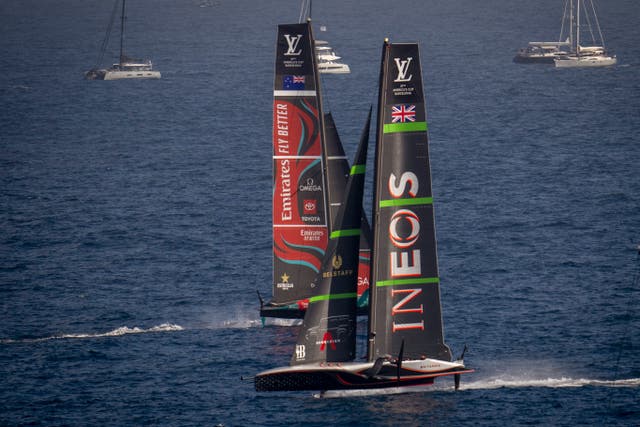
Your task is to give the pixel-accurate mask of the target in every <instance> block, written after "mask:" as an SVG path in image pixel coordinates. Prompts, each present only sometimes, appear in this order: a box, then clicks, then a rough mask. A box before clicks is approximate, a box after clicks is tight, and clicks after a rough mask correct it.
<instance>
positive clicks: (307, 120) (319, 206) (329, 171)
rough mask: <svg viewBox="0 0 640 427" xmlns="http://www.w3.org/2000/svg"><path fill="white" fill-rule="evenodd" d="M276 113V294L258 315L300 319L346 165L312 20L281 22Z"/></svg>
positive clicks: (363, 303)
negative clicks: (326, 103)
mask: <svg viewBox="0 0 640 427" xmlns="http://www.w3.org/2000/svg"><path fill="white" fill-rule="evenodd" d="M276 46H277V48H276V49H277V50H276V64H275V81H274V105H273V109H274V114H273V180H274V182H273V185H274V186H273V219H272V221H273V284H272V292H273V297H272V300H271V301H269V302H264V301H263V300H262V297H260V316H261V317H262V319H263V320H265V319H266V318H275V319H278V318H279V319H301V318H302V317H304V312H305V310H306V309H307V306H308V303H309V297H311V296H312V295H313V293H314V288H315V287H316V285H317V283H316V279H317V275H318V272H319V271H320V268H321V264H322V260H323V257H324V255H325V250H326V248H327V244H328V241H329V233H331V231H332V229H333V222H334V220H335V215H336V212H337V209H338V208H339V206H340V202H341V200H342V195H343V193H344V187H345V184H346V180H347V178H346V177H347V175H348V170H349V167H348V162H347V160H346V156H345V155H344V149H343V148H342V144H341V143H340V138H339V136H338V133H337V130H336V129H335V124H334V122H333V118H332V117H331V115H330V114H323V109H322V96H321V81H320V78H319V73H318V69H317V63H316V61H317V59H316V57H315V55H314V39H313V33H312V28H311V23H310V21H307V22H306V23H301V24H290V25H280V26H278V38H277V44H276ZM363 227H365V228H366V229H365V232H364V233H362V244H361V246H362V253H361V257H360V260H361V262H360V264H361V265H360V267H359V282H360V284H361V285H360V287H359V290H358V295H359V298H358V305H359V312H360V313H361V314H366V311H367V307H368V284H369V278H368V275H369V247H370V244H369V242H368V239H369V238H370V236H369V234H370V230H369V226H368V223H367V222H366V221H365V222H363Z"/></svg>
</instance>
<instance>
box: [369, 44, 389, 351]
mask: <svg viewBox="0 0 640 427" xmlns="http://www.w3.org/2000/svg"><path fill="white" fill-rule="evenodd" d="M388 54H389V39H387V38H385V39H384V43H383V45H382V55H381V56H382V58H381V60H380V76H379V79H378V88H380V89H379V90H378V110H377V113H376V145H375V153H374V155H375V157H374V159H375V162H376V166H375V167H374V168H373V185H374V188H373V203H372V209H373V211H372V213H371V229H372V230H375V227H376V223H377V222H378V218H377V209H376V192H377V189H376V188H375V186H376V185H377V182H378V165H377V163H378V158H379V155H378V151H379V150H380V140H381V139H382V134H381V132H382V120H380V119H379V117H381V116H382V115H383V113H384V109H383V105H382V94H383V93H385V91H386V89H387V88H386V79H385V78H384V69H385V64H386V63H387V60H388V58H387V56H388ZM374 236H375V234H373V235H372V237H374ZM374 238H375V237H374ZM374 248H375V243H374V244H373V245H372V247H371V260H373V259H375V253H374V250H375V249H374ZM372 267H373V266H372ZM373 270H374V269H373V268H372V269H371V271H370V273H369V279H370V282H369V319H368V326H369V328H368V331H369V338H368V343H367V359H368V360H374V359H375V357H376V356H375V354H374V344H375V332H374V331H375V330H376V328H375V320H376V315H375V307H376V303H375V300H376V294H377V292H375V290H376V289H375V282H374V277H373V275H372V273H373Z"/></svg>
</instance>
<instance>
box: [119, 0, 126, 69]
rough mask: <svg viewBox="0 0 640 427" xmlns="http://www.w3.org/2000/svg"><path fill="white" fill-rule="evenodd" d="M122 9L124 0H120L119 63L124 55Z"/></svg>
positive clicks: (123, 19) (123, 18) (123, 8)
mask: <svg viewBox="0 0 640 427" xmlns="http://www.w3.org/2000/svg"><path fill="white" fill-rule="evenodd" d="M124 10H125V0H122V14H121V16H120V63H121V64H122V58H123V57H124V22H125V17H124Z"/></svg>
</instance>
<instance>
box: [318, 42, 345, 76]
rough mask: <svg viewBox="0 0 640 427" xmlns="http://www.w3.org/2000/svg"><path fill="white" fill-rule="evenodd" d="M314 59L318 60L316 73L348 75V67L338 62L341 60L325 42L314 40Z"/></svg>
mask: <svg viewBox="0 0 640 427" xmlns="http://www.w3.org/2000/svg"><path fill="white" fill-rule="evenodd" d="M315 46H316V48H315V49H316V58H317V59H318V71H319V72H320V73H325V74H349V73H350V72H351V69H350V68H349V65H347V64H345V63H343V62H339V59H341V58H340V57H339V56H338V55H336V53H335V52H334V51H333V49H332V48H331V47H330V46H329V44H328V43H327V42H326V41H323V40H316V41H315Z"/></svg>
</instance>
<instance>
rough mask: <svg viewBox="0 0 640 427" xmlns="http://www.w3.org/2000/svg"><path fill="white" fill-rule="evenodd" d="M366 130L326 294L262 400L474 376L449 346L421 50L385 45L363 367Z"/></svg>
mask: <svg viewBox="0 0 640 427" xmlns="http://www.w3.org/2000/svg"><path fill="white" fill-rule="evenodd" d="M367 140H368V123H367V127H365V132H363V137H362V139H361V142H360V146H359V149H358V152H357V155H356V159H355V161H354V166H353V167H352V169H351V175H350V176H349V181H348V184H347V194H346V195H345V202H344V203H343V204H342V206H341V208H340V213H339V214H338V216H337V225H336V229H335V230H334V231H333V232H332V233H331V241H330V243H329V247H328V249H327V252H326V255H325V257H324V260H323V263H322V270H321V272H320V273H319V274H318V277H319V286H318V287H317V288H316V290H315V293H314V295H313V296H312V297H311V298H310V299H309V308H308V309H307V312H306V314H305V317H304V321H303V325H302V328H301V330H300V332H299V335H298V339H297V343H296V345H295V350H294V352H293V355H292V358H291V361H290V366H287V367H282V368H275V369H271V370H267V371H264V372H261V373H259V374H258V375H257V376H256V377H255V388H256V390H257V391H284V390H320V391H323V392H326V391H334V390H358V391H361V390H379V389H391V390H386V391H392V392H396V391H409V390H420V389H422V386H427V385H430V384H432V383H433V382H434V380H435V378H437V377H441V376H453V377H454V379H455V386H456V388H457V387H458V385H459V381H460V375H461V374H464V373H469V372H472V370H470V369H467V368H466V367H465V365H464V362H463V360H462V358H463V356H464V352H463V355H462V356H461V357H460V358H459V360H456V361H452V356H451V351H450V349H449V347H448V346H447V345H446V344H445V343H444V333H443V327H442V313H441V306H440V290H439V283H440V279H439V274H438V263H437V251H436V238H435V222H434V210H433V198H432V193H431V172H430V164H429V150H428V136H427V122H426V111H425V107H424V95H423V88H422V72H421V67H420V57H419V49H418V45H417V44H415V43H406V44H395V43H394V44H391V43H389V42H388V41H386V40H385V43H384V45H383V58H382V69H381V76H380V90H379V104H378V118H377V136H376V156H375V157H376V164H375V171H374V172H375V179H374V185H375V188H374V204H373V206H374V214H373V218H374V220H373V233H374V240H373V248H372V249H373V253H372V264H371V265H372V269H371V273H372V274H371V278H372V291H371V295H370V296H371V304H370V315H369V318H368V334H367V335H368V349H367V357H366V359H365V360H363V361H357V360H356V351H355V350H356V327H357V326H356V322H355V316H356V315H355V312H356V287H357V280H356V277H355V274H354V270H355V268H356V260H357V252H358V245H357V241H358V238H357V236H358V234H359V230H360V218H361V215H360V207H361V205H362V194H363V186H364V163H365V159H366V144H367Z"/></svg>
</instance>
